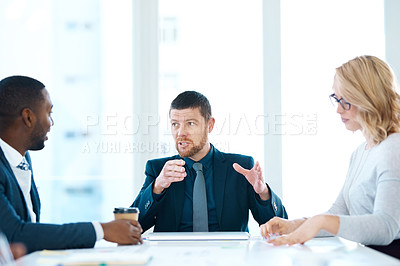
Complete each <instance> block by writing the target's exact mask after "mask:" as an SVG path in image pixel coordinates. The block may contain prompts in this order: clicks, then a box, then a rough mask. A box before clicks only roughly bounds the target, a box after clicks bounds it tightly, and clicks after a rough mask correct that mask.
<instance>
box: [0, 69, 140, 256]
mask: <svg viewBox="0 0 400 266" xmlns="http://www.w3.org/2000/svg"><path fill="white" fill-rule="evenodd" d="M52 108H53V105H52V103H51V100H50V96H49V93H48V92H47V90H46V89H45V86H44V85H43V84H42V83H41V82H39V81H37V80H35V79H33V78H29V77H24V76H12V77H8V78H5V79H3V80H1V81H0V217H1V218H0V231H2V232H3V233H4V234H5V235H6V237H7V239H8V241H9V242H19V243H22V244H24V245H25V246H26V248H27V251H28V253H29V252H32V251H35V250H41V249H67V248H89V247H93V246H94V244H95V242H96V240H99V239H103V238H104V239H105V240H107V241H111V242H116V243H120V244H137V243H139V242H142V239H141V231H142V230H141V227H140V225H139V223H138V222H136V221H128V220H116V221H111V222H108V223H99V222H86V223H70V224H62V225H56V224H42V223H39V220H40V219H39V218H40V199H39V194H38V191H37V188H36V185H35V181H34V179H33V174H32V162H31V159H30V157H29V153H28V150H41V149H43V148H44V142H45V141H46V140H47V133H48V132H49V131H50V128H51V126H53V124H54V123H53V119H52V117H51V113H52Z"/></svg>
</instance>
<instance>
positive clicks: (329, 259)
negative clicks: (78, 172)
mask: <svg viewBox="0 0 400 266" xmlns="http://www.w3.org/2000/svg"><path fill="white" fill-rule="evenodd" d="M107 252H109V253H118V254H124V255H126V254H129V255H128V256H132V258H134V257H135V256H137V257H139V256H143V255H149V256H151V259H150V260H149V261H148V262H147V264H146V265H162V266H169V265H174V266H176V265H190V266H196V265H215V266H218V265H224V266H225V265H230V266H233V265H274V266H280V265H296V266H297V265H307V266H312V265H340V266H343V265H380V266H382V265H400V260H397V259H395V258H393V257H390V256H387V255H385V254H382V253H380V252H377V251H375V250H373V249H370V248H367V247H364V246H362V245H360V244H357V243H355V242H351V241H347V240H344V239H342V238H338V237H327V238H315V239H312V240H310V241H308V242H306V243H305V244H304V245H294V246H290V247H289V246H281V247H274V246H272V245H271V244H269V243H267V242H266V241H265V240H263V239H262V238H260V237H251V239H250V240H248V241H145V242H144V244H143V245H138V246H118V247H117V246H113V247H96V248H94V249H79V250H65V251H56V252H35V253H32V254H30V255H27V256H25V257H23V258H22V259H20V260H19V261H18V265H29V266H34V265H46V266H47V265H62V262H65V260H66V258H67V257H68V256H72V255H77V254H79V255H80V254H84V255H89V256H92V257H95V256H97V254H100V253H102V254H104V253H107Z"/></svg>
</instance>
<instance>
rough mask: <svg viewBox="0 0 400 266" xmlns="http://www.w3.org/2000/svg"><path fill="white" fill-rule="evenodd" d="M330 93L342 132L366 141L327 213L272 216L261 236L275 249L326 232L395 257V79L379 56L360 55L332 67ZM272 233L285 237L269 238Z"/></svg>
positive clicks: (399, 227)
mask: <svg viewBox="0 0 400 266" xmlns="http://www.w3.org/2000/svg"><path fill="white" fill-rule="evenodd" d="M333 92H334V93H333V94H332V95H330V98H331V101H332V102H333V103H334V104H337V113H338V114H339V115H340V117H341V119H342V122H343V123H344V125H345V127H346V129H348V130H351V131H357V130H361V132H362V133H363V135H364V137H365V142H364V143H362V144H361V145H360V146H359V147H358V148H357V149H356V150H355V151H354V152H353V154H352V156H351V160H350V166H349V169H348V173H347V177H346V181H345V183H344V185H343V188H342V190H341V192H340V194H339V196H338V197H337V199H336V201H335V203H334V204H333V205H332V207H331V208H330V209H329V211H328V212H327V213H324V214H319V215H316V216H313V217H311V218H308V219H307V218H302V219H297V220H285V219H282V218H278V217H275V218H273V219H271V220H270V221H268V222H267V223H265V224H263V225H261V227H260V228H261V234H262V235H263V236H264V237H266V238H267V239H268V241H269V242H270V243H273V244H274V245H284V244H289V245H292V244H296V243H304V242H306V241H307V240H309V239H311V238H313V237H314V236H316V235H317V234H321V235H322V234H324V233H325V234H326V232H324V231H327V232H328V233H330V234H333V235H337V236H340V237H343V238H346V239H349V240H353V241H356V242H359V243H362V244H365V245H374V246H371V247H373V248H375V249H378V250H381V251H383V252H385V253H388V254H391V255H393V256H397V257H398V255H399V254H398V253H400V240H399V239H400V133H399V132H400V130H399V128H400V96H399V94H398V93H397V92H396V78H395V76H394V74H393V71H392V69H391V68H390V66H389V65H388V64H386V63H385V62H383V61H382V60H380V59H379V58H377V57H374V56H360V57H356V58H354V59H352V60H350V61H349V62H347V63H345V64H343V65H342V66H340V67H339V68H337V69H336V75H335V78H334V83H333ZM320 231H321V232H320ZM273 234H276V235H283V236H281V237H277V238H275V239H272V238H270V236H271V235H273ZM387 245H389V246H387ZM396 245H397V247H396ZM383 246H386V247H383Z"/></svg>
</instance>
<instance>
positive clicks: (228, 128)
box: [159, 0, 264, 162]
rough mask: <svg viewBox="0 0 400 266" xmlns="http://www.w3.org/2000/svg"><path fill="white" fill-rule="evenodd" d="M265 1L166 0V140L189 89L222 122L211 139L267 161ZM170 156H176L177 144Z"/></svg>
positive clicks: (162, 5) (162, 106) (162, 92)
mask: <svg viewBox="0 0 400 266" xmlns="http://www.w3.org/2000/svg"><path fill="white" fill-rule="evenodd" d="M261 7H262V1H250V2H249V1H228V0H223V1H211V0H207V1H201V2H199V1H194V0H188V1H176V0H160V1H159V14H160V25H161V26H160V27H161V28H160V36H161V41H160V50H159V52H160V53H159V56H160V60H159V69H160V73H159V75H160V89H159V99H160V100H159V101H160V102H159V111H160V117H161V123H162V124H161V126H160V139H161V140H163V141H165V142H169V143H171V141H172V136H171V135H170V129H169V121H168V110H169V104H170V103H171V101H172V100H173V99H174V98H175V97H176V96H177V95H178V94H179V93H180V92H183V91H185V90H196V91H199V92H201V93H203V94H204V95H205V96H206V97H207V98H208V99H209V101H210V102H211V106H212V109H213V110H212V111H213V116H214V117H215V118H216V125H215V129H214V131H213V132H212V133H211V135H210V137H211V141H212V143H213V144H215V146H216V147H217V148H218V149H221V150H222V151H225V152H233V153H243V154H248V155H252V156H254V158H255V159H256V160H260V161H261V162H262V161H263V136H262V132H263V129H264V127H263V121H262V119H259V116H260V115H262V113H263V108H262V106H263V104H262V99H263V96H262V95H263V89H262V84H263V83H262V82H263V78H262V8H261ZM169 146H170V147H171V149H170V151H169V153H168V154H174V153H176V150H175V145H174V144H173V142H172V143H171V144H170V145H169Z"/></svg>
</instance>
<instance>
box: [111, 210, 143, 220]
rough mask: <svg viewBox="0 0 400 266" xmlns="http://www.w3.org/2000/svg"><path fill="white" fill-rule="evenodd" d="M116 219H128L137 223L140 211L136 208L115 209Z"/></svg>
mask: <svg viewBox="0 0 400 266" xmlns="http://www.w3.org/2000/svg"><path fill="white" fill-rule="evenodd" d="M114 217H115V220H118V219H127V220H135V221H137V220H138V218H139V209H138V208H136V207H130V208H124V207H118V208H114Z"/></svg>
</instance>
